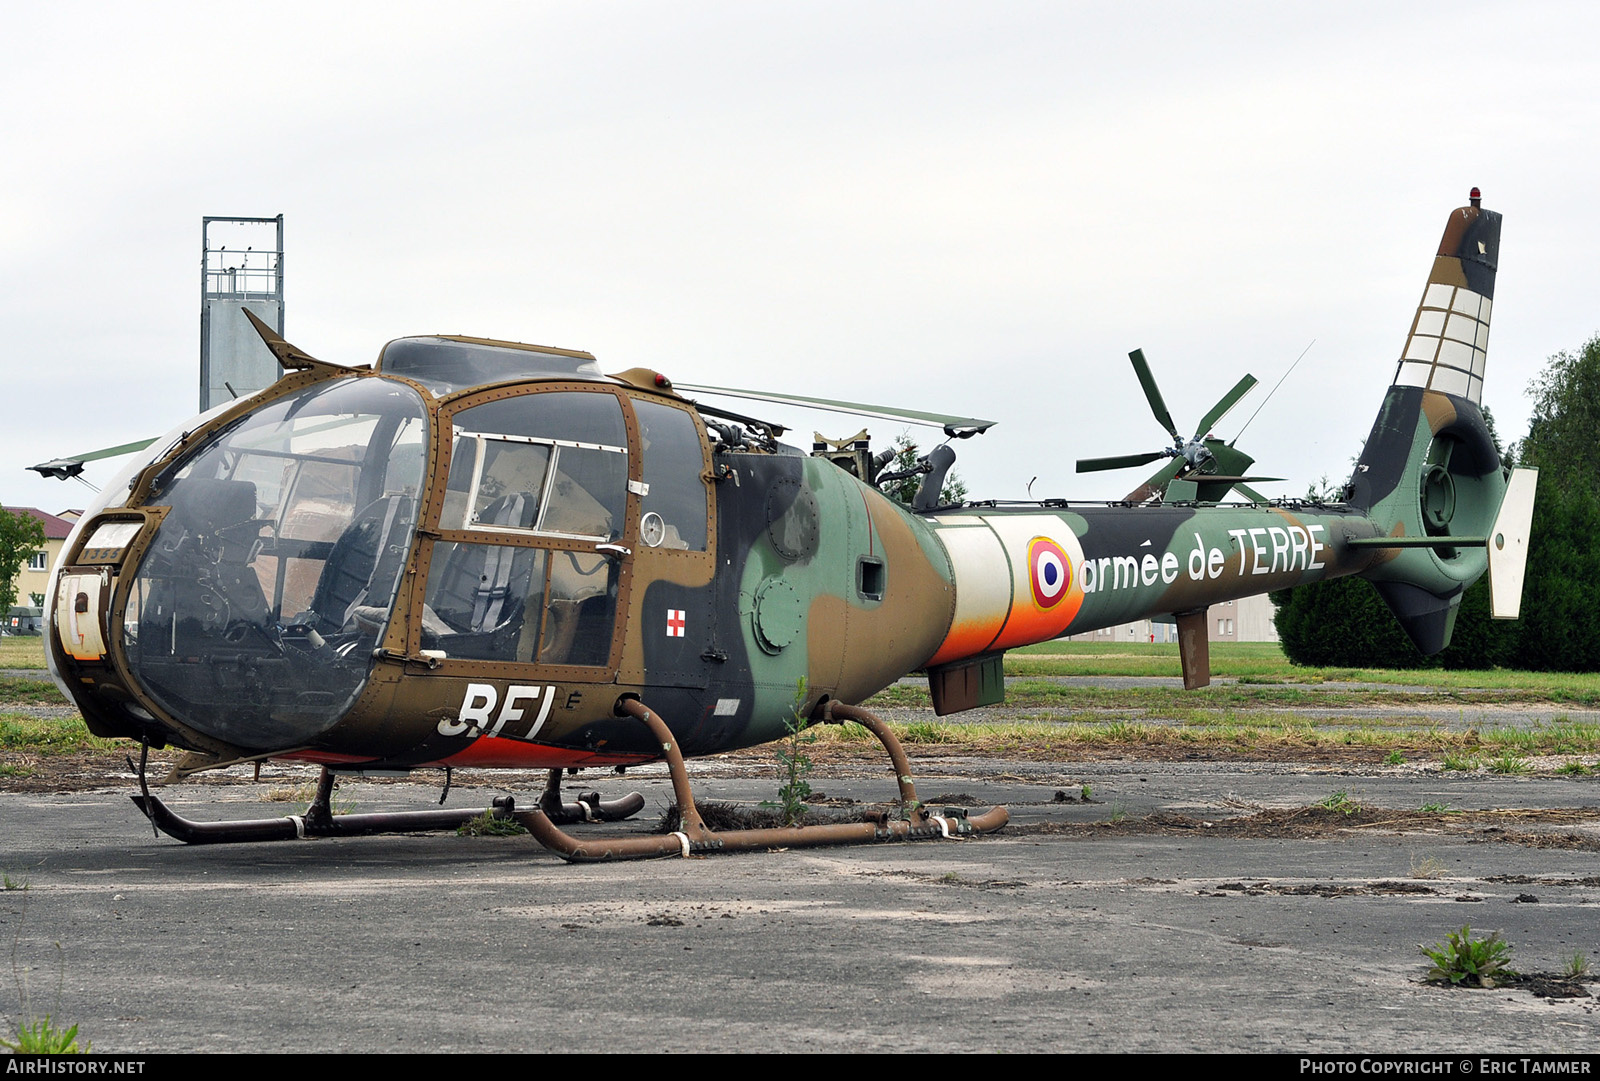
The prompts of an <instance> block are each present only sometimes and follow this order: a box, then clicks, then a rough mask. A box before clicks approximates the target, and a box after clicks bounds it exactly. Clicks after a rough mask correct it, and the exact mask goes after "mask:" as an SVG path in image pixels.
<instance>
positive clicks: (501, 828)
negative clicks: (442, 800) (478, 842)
mask: <svg viewBox="0 0 1600 1081" xmlns="http://www.w3.org/2000/svg"><path fill="white" fill-rule="evenodd" d="M527 832H528V830H527V828H526V827H525V826H523V824H522V823H521V822H518V821H517V820H516V819H515V818H506V817H504V816H503V815H497V814H495V813H494V812H493V811H485V812H483V813H482V814H481V815H479V816H478V817H477V818H473V819H468V820H467V821H466V822H463V823H461V825H460V826H459V827H457V828H456V834H457V836H460V837H520V836H522V835H523V834H524V833H527Z"/></svg>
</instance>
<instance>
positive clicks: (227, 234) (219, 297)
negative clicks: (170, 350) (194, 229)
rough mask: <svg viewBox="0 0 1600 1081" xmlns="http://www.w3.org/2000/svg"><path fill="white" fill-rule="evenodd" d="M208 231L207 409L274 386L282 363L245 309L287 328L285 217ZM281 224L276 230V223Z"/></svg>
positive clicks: (221, 221) (203, 352) (217, 225)
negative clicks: (264, 342)
mask: <svg viewBox="0 0 1600 1081" xmlns="http://www.w3.org/2000/svg"><path fill="white" fill-rule="evenodd" d="M201 222H202V224H201V228H200V251H201V255H200V410H201V412H204V411H205V410H207V409H210V408H211V407H212V406H214V405H217V404H219V403H221V402H226V401H231V400H232V399H234V398H240V397H243V396H244V395H246V394H249V393H252V392H253V391H257V390H260V389H261V388H263V387H265V386H268V385H270V384H271V383H272V382H274V381H275V380H276V379H277V378H278V375H279V374H280V373H279V369H278V363H277V361H276V360H274V359H273V357H272V354H271V353H269V352H268V351H267V347H266V346H265V345H263V344H262V343H261V339H260V338H259V337H257V335H256V332H255V331H254V330H253V329H252V328H251V326H250V321H249V320H247V319H246V318H245V317H244V312H243V310H242V309H244V308H246V307H248V308H249V309H250V310H251V311H252V312H253V313H255V315H256V316H257V317H258V318H260V319H261V321H262V322H264V323H266V324H267V325H268V326H270V327H272V328H274V329H275V330H277V332H278V333H279V334H282V333H283V215H282V214H279V215H278V216H277V217H275V218H229V217H206V218H203V219H201ZM274 226H275V227H276V234H275V235H274V231H273V227H274Z"/></svg>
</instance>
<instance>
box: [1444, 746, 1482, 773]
mask: <svg viewBox="0 0 1600 1081" xmlns="http://www.w3.org/2000/svg"><path fill="white" fill-rule="evenodd" d="M1444 768H1445V769H1448V770H1459V771H1460V772H1462V773H1472V772H1474V771H1476V770H1477V768H1478V759H1477V757H1476V756H1474V755H1470V754H1457V753H1456V752H1455V751H1446V752H1445V754H1444Z"/></svg>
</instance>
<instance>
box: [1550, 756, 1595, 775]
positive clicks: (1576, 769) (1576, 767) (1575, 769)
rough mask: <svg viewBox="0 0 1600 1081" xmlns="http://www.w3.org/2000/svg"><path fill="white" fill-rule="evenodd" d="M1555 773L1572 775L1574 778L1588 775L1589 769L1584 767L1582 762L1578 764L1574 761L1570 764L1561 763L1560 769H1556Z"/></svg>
mask: <svg viewBox="0 0 1600 1081" xmlns="http://www.w3.org/2000/svg"><path fill="white" fill-rule="evenodd" d="M1556 772H1557V773H1570V774H1573V775H1574V776H1576V775H1578V774H1581V773H1588V772H1589V767H1588V766H1586V765H1584V764H1583V763H1582V762H1578V761H1576V760H1574V761H1572V762H1563V763H1561V767H1560V768H1559V769H1557V770H1556Z"/></svg>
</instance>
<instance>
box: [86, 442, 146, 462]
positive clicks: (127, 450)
mask: <svg viewBox="0 0 1600 1081" xmlns="http://www.w3.org/2000/svg"><path fill="white" fill-rule="evenodd" d="M156 438H159V437H154V438H151V439H136V440H134V441H133V442H132V443H123V444H121V445H120V446H115V447H106V448H105V449H104V450H91V451H90V452H89V453H87V454H74V455H72V457H71V458H69V459H68V461H73V462H97V461H99V460H100V459H101V458H115V457H117V456H118V455H119V454H132V453H133V452H134V451H136V450H143V449H144V448H146V447H148V446H149V445H150V444H151V443H154V442H155V441H156Z"/></svg>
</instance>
